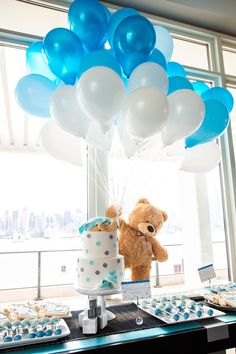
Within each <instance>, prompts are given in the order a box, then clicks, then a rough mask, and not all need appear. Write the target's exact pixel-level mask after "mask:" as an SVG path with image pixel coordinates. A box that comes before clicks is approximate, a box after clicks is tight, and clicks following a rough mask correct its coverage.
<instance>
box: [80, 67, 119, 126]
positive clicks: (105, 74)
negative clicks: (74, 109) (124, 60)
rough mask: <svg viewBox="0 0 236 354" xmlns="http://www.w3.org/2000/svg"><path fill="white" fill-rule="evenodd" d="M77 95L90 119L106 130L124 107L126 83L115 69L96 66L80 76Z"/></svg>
mask: <svg viewBox="0 0 236 354" xmlns="http://www.w3.org/2000/svg"><path fill="white" fill-rule="evenodd" d="M77 97H78V99H79V102H81V104H82V107H83V109H84V111H85V112H86V113H87V114H88V115H89V117H90V119H91V120H93V121H94V122H95V123H96V124H97V125H99V126H100V128H101V129H102V130H103V131H104V132H105V131H107V130H109V129H110V127H111V125H112V121H113V118H114V117H115V115H117V114H118V113H119V111H120V110H121V108H122V105H123V102H124V99H125V87H124V83H123V81H122V80H121V78H120V77H119V75H117V73H116V72H115V71H114V70H112V69H110V68H107V67H103V66H95V67H93V68H91V69H89V70H87V71H85V72H84V73H83V74H82V76H81V77H80V80H79V82H78V87H77Z"/></svg>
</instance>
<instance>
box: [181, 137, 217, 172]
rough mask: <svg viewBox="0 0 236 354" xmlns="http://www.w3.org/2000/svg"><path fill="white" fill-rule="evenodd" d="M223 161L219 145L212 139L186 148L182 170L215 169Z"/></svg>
mask: <svg viewBox="0 0 236 354" xmlns="http://www.w3.org/2000/svg"><path fill="white" fill-rule="evenodd" d="M220 161H221V152H220V147H219V145H218V144H217V143H216V142H214V141H210V142H209V143H206V144H200V145H196V146H194V147H192V148H188V149H186V150H185V153H184V155H183V158H182V162H181V168H180V169H181V170H182V171H185V172H194V173H204V172H209V171H211V170H212V169H214V168H215V167H216V166H217V165H218V163H219V162H220Z"/></svg>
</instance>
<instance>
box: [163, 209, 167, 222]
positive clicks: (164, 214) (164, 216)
mask: <svg viewBox="0 0 236 354" xmlns="http://www.w3.org/2000/svg"><path fill="white" fill-rule="evenodd" d="M162 215H163V218H164V221H166V220H167V219H168V215H167V213H166V212H165V211H162Z"/></svg>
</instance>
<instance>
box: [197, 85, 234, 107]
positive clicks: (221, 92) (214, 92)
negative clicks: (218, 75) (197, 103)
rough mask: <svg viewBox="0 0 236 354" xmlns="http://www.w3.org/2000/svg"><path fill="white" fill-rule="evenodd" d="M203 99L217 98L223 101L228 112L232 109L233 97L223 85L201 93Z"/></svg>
mask: <svg viewBox="0 0 236 354" xmlns="http://www.w3.org/2000/svg"><path fill="white" fill-rule="evenodd" d="M202 99H203V100H209V99H213V100H217V101H219V102H221V103H223V104H224V105H225V106H226V108H227V109H228V111H229V112H231V111H232V109H233V106H234V99H233V96H232V95H231V93H230V92H229V91H228V90H227V89H226V88H224V87H212V88H210V89H209V90H208V91H206V92H204V94H203V95H202Z"/></svg>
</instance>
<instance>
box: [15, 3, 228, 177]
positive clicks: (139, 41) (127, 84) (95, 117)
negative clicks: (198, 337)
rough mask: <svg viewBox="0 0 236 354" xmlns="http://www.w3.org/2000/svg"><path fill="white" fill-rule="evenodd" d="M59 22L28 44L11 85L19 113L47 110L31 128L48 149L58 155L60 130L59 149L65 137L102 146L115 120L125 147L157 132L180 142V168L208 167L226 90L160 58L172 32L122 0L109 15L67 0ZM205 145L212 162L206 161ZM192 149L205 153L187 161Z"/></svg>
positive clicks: (169, 47)
mask: <svg viewBox="0 0 236 354" xmlns="http://www.w3.org/2000/svg"><path fill="white" fill-rule="evenodd" d="M68 23H69V29H67V28H54V29H52V30H51V31H50V32H48V33H47V34H46V36H45V37H44V39H43V40H42V41H37V42H34V43H33V44H31V45H30V46H29V47H28V49H27V52H26V63H27V68H28V74H27V75H26V76H24V77H22V78H21V79H20V80H19V81H18V83H17V86H16V90H15V92H16V99H17V102H18V103H19V105H20V106H21V108H22V109H23V110H24V111H25V112H26V113H28V114H30V115H33V116H39V117H46V118H49V117H51V118H52V119H50V120H48V121H47V122H46V123H45V126H44V127H43V129H42V131H41V133H40V140H41V144H42V146H43V147H44V148H45V149H46V150H47V152H48V153H52V154H53V155H54V156H56V157H58V158H60V154H61V151H62V148H61V147H62V146H63V135H65V136H66V138H65V141H66V143H65V144H64V149H67V150H68V149H72V148H74V147H75V141H74V139H75V138H83V139H85V140H86V142H87V143H88V144H91V145H93V146H95V147H97V148H102V149H108V148H109V145H110V142H111V140H112V130H114V129H117V132H118V135H119V138H120V141H121V143H122V145H123V148H124V151H125V153H126V155H127V156H128V157H131V156H132V155H133V154H135V153H136V152H137V151H138V150H140V149H141V148H142V147H143V146H145V145H146V144H147V143H149V142H150V141H151V140H152V141H155V139H157V136H158V135H159V136H161V141H162V145H163V147H169V146H171V145H173V144H174V143H175V142H177V141H184V142H185V150H184V153H183V163H182V169H183V170H185V171H192V172H205V171H207V170H210V169H211V168H213V167H215V165H216V164H217V163H218V162H219V160H220V150H219V147H218V145H217V144H216V143H215V142H214V139H215V138H216V137H218V136H220V135H221V134H223V132H224V131H225V129H226V127H227V125H228V123H229V112H230V111H231V110H232V108H233V98H232V95H231V94H230V92H229V91H228V90H227V89H225V88H223V87H214V88H209V87H208V86H207V85H206V84H204V83H202V82H193V83H191V82H190V81H189V80H188V79H187V77H186V72H185V70H184V68H183V66H182V65H181V64H179V63H177V62H173V61H170V58H171V56H172V52H173V40H172V37H171V35H170V33H169V32H168V31H167V30H166V29H165V28H164V27H162V26H156V25H155V26H153V25H152V23H151V22H150V21H149V20H148V19H147V18H145V17H144V16H142V15H141V14H140V13H139V12H137V11H136V10H134V9H132V8H121V9H120V10H118V11H116V12H115V13H113V14H112V15H111V14H110V12H109V10H108V9H107V8H106V7H105V6H104V5H103V4H102V3H100V2H98V1H97V0H75V1H74V2H73V3H72V4H71V6H70V8H69V12H68ZM70 136H71V137H73V141H71V143H70ZM57 137H58V143H57ZM209 143H210V145H208V144H209ZM130 144H131V145H132V149H131V150H130V149H129V148H127V147H128V146H130ZM203 145H204V146H203ZM57 146H58V150H59V151H60V153H59V154H57V151H55V150H56V149H57ZM202 149H204V154H203V153H202ZM52 150H53V151H52ZM212 151H213V153H212ZM78 153H79V152H78ZM209 154H210V155H209ZM212 154H214V156H215V157H216V158H215V161H216V162H215V163H214V164H213V165H214V166H213V165H212V163H211V164H207V163H206V161H207V158H206V156H207V157H208V159H209V160H211V158H212V156H213V155H212ZM68 155H70V154H66V155H65V156H68ZM196 155H199V156H200V157H201V158H202V159H203V158H205V160H204V161H202V162H201V159H200V164H199V162H198V166H193V164H189V163H188V161H190V162H192V160H193V158H194V159H195V157H196ZM65 156H64V155H63V154H62V157H61V158H62V159H63V158H64V159H65V158H67V157H65ZM209 157H210V158H209ZM198 161H199V159H198ZM201 164H202V165H201ZM202 166H203V167H202ZM201 167H202V168H201Z"/></svg>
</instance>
